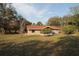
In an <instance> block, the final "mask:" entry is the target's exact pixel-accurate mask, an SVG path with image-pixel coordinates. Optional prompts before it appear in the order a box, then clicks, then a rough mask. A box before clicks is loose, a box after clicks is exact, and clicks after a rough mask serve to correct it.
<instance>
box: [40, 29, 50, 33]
mask: <svg viewBox="0 0 79 59" xmlns="http://www.w3.org/2000/svg"><path fill="white" fill-rule="evenodd" d="M41 33H43V34H50V33H52V30H51V29H50V28H45V29H43V30H42V31H41Z"/></svg>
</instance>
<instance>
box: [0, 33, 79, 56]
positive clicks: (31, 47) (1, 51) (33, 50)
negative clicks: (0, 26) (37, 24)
mask: <svg viewBox="0 0 79 59" xmlns="http://www.w3.org/2000/svg"><path fill="white" fill-rule="evenodd" d="M76 36H77V37H76ZM0 55H2V56H7V55H8V56H10V55H11V56H19V55H20V56H36V55H38V56H46V55H68V56H69V55H79V33H76V34H75V36H65V35H64V34H56V35H53V36H36V35H35V36H34V35H32V36H27V35H25V34H13V35H12V34H6V35H2V34H0Z"/></svg>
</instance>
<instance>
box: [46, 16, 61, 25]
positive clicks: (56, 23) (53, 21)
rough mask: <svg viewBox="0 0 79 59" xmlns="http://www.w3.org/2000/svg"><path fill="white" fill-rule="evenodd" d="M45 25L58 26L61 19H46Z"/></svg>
mask: <svg viewBox="0 0 79 59" xmlns="http://www.w3.org/2000/svg"><path fill="white" fill-rule="evenodd" d="M47 25H49V26H60V25H61V18H60V17H51V18H49V19H48V22H47Z"/></svg>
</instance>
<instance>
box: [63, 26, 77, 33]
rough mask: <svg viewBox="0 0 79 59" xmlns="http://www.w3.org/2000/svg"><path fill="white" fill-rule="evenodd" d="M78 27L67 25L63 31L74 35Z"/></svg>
mask: <svg viewBox="0 0 79 59" xmlns="http://www.w3.org/2000/svg"><path fill="white" fill-rule="evenodd" d="M76 29H77V28H76V26H72V25H67V26H64V27H63V29H62V30H63V31H64V33H65V34H73V33H74V32H75V31H76Z"/></svg>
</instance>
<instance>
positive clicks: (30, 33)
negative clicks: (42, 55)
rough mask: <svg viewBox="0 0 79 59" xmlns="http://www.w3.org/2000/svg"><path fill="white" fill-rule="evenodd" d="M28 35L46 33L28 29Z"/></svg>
mask: <svg viewBox="0 0 79 59" xmlns="http://www.w3.org/2000/svg"><path fill="white" fill-rule="evenodd" d="M27 35H44V34H42V33H40V31H36V30H35V32H32V30H28V32H27Z"/></svg>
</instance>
